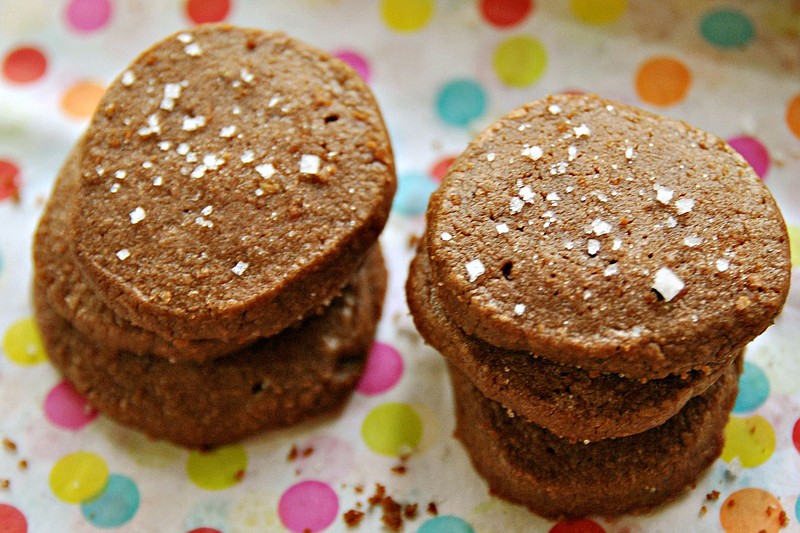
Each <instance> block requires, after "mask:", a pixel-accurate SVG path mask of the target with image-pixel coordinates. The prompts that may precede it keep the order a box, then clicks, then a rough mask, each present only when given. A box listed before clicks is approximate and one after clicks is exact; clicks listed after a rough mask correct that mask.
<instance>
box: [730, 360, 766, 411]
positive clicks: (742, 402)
mask: <svg viewBox="0 0 800 533" xmlns="http://www.w3.org/2000/svg"><path fill="white" fill-rule="evenodd" d="M768 397H769V379H767V375H766V374H765V373H764V371H763V370H761V367H759V366H758V365H756V364H755V363H751V362H750V361H745V362H744V373H743V374H742V375H741V377H740V378H739V395H738V396H737V397H736V405H734V406H733V412H734V413H736V414H741V413H747V412H749V411H753V410H755V409H758V408H759V407H761V405H762V404H763V403H764V402H765V401H767V398H768Z"/></svg>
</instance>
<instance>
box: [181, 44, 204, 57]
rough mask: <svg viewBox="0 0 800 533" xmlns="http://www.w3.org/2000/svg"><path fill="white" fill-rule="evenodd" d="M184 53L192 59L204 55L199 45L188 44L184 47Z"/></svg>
mask: <svg viewBox="0 0 800 533" xmlns="http://www.w3.org/2000/svg"><path fill="white" fill-rule="evenodd" d="M183 51H184V52H186V55H188V56H192V57H197V56H199V55H200V54H202V53H203V49H202V48H200V45H198V44H197V43H191V44H187V45H186V46H184V47H183Z"/></svg>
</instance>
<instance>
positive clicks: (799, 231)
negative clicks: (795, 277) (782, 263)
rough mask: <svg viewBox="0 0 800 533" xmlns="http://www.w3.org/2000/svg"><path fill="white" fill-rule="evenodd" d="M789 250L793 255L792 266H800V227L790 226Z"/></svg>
mask: <svg viewBox="0 0 800 533" xmlns="http://www.w3.org/2000/svg"><path fill="white" fill-rule="evenodd" d="M788 229H789V250H791V254H792V266H793V267H796V266H800V227H797V226H788Z"/></svg>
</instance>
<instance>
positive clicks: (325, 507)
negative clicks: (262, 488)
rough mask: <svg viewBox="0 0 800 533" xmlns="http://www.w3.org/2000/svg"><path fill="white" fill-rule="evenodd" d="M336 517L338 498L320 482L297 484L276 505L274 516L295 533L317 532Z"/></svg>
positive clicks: (326, 485) (327, 486)
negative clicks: (275, 514)
mask: <svg viewBox="0 0 800 533" xmlns="http://www.w3.org/2000/svg"><path fill="white" fill-rule="evenodd" d="M338 513H339V498H338V497H337V496H336V493H335V492H334V491H333V489H332V488H331V487H330V486H329V485H328V484H326V483H322V482H321V481H301V482H300V483H297V484H295V485H292V486H291V487H289V489H288V490H287V491H286V492H284V493H283V496H281V499H280V501H279V502H278V516H279V517H280V519H281V522H283V525H284V526H286V527H287V528H289V530H291V531H293V532H295V533H303V532H305V531H311V532H314V531H321V530H323V529H325V528H326V527H328V526H329V525H331V523H333V521H334V520H336V516H337V514H338Z"/></svg>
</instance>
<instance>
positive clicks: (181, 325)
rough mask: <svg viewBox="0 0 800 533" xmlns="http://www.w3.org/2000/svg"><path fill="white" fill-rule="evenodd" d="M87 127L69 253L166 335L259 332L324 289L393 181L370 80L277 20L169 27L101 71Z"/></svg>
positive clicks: (137, 317)
mask: <svg viewBox="0 0 800 533" xmlns="http://www.w3.org/2000/svg"><path fill="white" fill-rule="evenodd" d="M85 139H86V140H85V145H84V149H83V152H82V154H81V158H80V173H81V181H80V184H79V187H78V194H77V198H76V202H75V208H74V210H73V214H72V231H73V233H74V250H75V256H76V262H77V264H78V265H79V267H80V270H81V272H82V274H83V275H84V278H85V279H86V281H87V282H88V283H89V284H90V285H91V286H92V288H93V289H94V290H95V292H96V293H97V294H98V295H99V296H100V297H101V298H102V299H103V300H104V301H105V302H106V304H107V305H108V306H109V307H110V308H111V309H112V310H113V311H114V312H116V313H117V314H119V315H120V316H122V317H124V318H125V319H127V320H129V321H130V322H132V323H134V324H136V325H138V326H141V327H143V328H145V329H148V330H151V331H155V332H157V333H159V334H160V335H162V336H165V337H171V338H176V339H209V338H215V339H223V340H224V339H240V338H246V337H249V336H252V335H261V336H268V335H272V334H275V333H277V332H279V331H281V330H282V329H284V328H285V327H287V326H289V325H290V324H292V323H293V322H295V321H296V320H297V319H298V318H300V317H302V316H305V315H307V314H308V313H309V312H311V311H312V310H314V309H317V308H318V307H319V306H320V305H324V304H326V303H327V302H329V301H330V300H331V299H332V298H333V297H334V296H335V295H336V294H337V293H338V292H339V291H340V290H341V288H342V287H343V286H344V285H345V284H346V283H347V281H348V280H349V279H350V278H351V277H352V273H353V272H354V271H355V270H357V269H358V267H359V265H360V264H361V262H362V260H363V256H364V252H365V251H366V250H367V249H368V248H369V247H370V246H371V245H372V243H373V242H374V241H375V240H376V239H377V236H378V234H379V233H380V231H381V230H382V228H383V226H384V223H385V221H386V218H387V216H388V213H389V209H390V207H391V201H392V196H393V193H394V190H395V176H394V168H393V161H392V152H391V147H390V144H389V139H388V135H387V132H386V129H385V127H384V124H383V121H382V118H381V116H380V112H379V110H378V107H377V105H376V103H375V101H374V99H373V97H372V95H371V93H370V91H369V89H368V88H367V86H366V84H365V83H364V82H363V81H362V80H361V79H360V78H359V77H358V75H357V74H356V73H355V72H354V71H353V70H352V69H351V68H350V67H348V66H347V65H346V64H344V63H343V62H341V61H339V60H337V59H335V58H333V57H331V56H329V55H328V54H326V53H324V52H321V51H318V50H316V49H314V48H312V47H309V46H307V45H305V44H302V43H300V42H298V41H296V40H294V39H291V38H289V37H287V36H285V35H283V34H279V33H268V32H263V31H260V30H247V29H240V28H235V27H231V26H225V25H222V26H220V25H210V26H200V27H197V28H195V29H193V30H191V31H187V32H183V33H180V34H176V35H173V36H171V37H169V38H167V39H165V40H164V41H162V42H160V43H158V44H156V45H155V46H154V47H152V48H151V49H150V50H147V51H145V52H144V53H143V54H142V55H141V56H140V57H139V58H138V59H137V60H136V61H134V62H133V63H132V64H131V66H130V67H129V68H128V70H126V71H125V72H124V73H123V74H122V75H121V76H120V77H119V78H118V79H117V80H115V81H114V82H113V83H112V84H111V86H110V87H109V90H108V91H107V93H106V94H105V95H104V97H103V98H102V100H101V101H100V103H99V106H98V109H97V112H96V114H95V116H94V117H93V120H92V122H91V124H90V125H89V128H88V130H87V133H86V136H85ZM309 287H312V288H313V289H312V290H309Z"/></svg>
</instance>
